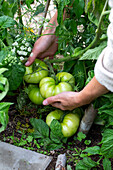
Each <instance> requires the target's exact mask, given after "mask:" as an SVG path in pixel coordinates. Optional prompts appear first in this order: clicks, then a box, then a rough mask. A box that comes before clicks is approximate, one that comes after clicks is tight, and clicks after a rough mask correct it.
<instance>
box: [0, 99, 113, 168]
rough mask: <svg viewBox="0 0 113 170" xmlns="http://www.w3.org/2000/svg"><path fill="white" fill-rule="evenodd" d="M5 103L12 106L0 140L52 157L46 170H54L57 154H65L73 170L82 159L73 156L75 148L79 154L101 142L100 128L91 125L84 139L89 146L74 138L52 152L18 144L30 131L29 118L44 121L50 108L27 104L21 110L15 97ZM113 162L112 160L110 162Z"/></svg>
mask: <svg viewBox="0 0 113 170" xmlns="http://www.w3.org/2000/svg"><path fill="white" fill-rule="evenodd" d="M4 101H5V102H6V101H7V102H13V103H14V104H13V105H11V106H10V108H9V123H8V126H7V128H6V130H5V131H4V132H2V133H1V134H0V140H1V141H5V142H7V143H11V144H14V145H17V146H20V147H24V148H26V149H32V150H34V151H36V152H39V153H43V154H46V155H50V156H52V157H53V159H52V161H51V163H50V164H49V166H48V168H47V170H54V169H55V164H56V160H57V157H58V155H59V154H62V153H66V157H67V164H68V165H71V168H72V170H74V169H75V166H76V163H77V162H78V161H79V160H80V159H82V158H80V156H79V155H80V154H79V155H76V156H75V155H74V154H75V153H76V151H75V148H76V149H77V150H78V151H79V153H81V151H82V150H83V149H85V148H86V147H87V146H88V147H89V146H95V145H97V144H98V143H99V142H100V141H101V138H102V136H101V129H102V127H101V126H98V125H95V124H94V125H93V126H92V127H91V129H90V131H89V133H88V135H87V137H86V139H85V140H90V141H91V143H90V144H89V145H86V144H85V143H84V141H85V140H82V141H81V142H80V141H79V140H76V139H75V137H72V138H69V139H68V142H67V143H66V144H65V145H64V147H63V148H61V149H58V150H53V151H46V150H45V149H44V148H43V146H41V147H40V148H37V147H36V145H34V143H32V142H31V143H29V144H28V143H25V144H20V145H19V142H15V141H21V138H22V134H23V133H24V135H26V136H27V134H28V132H30V130H32V127H31V125H30V123H29V121H30V118H42V119H45V117H46V115H47V114H48V112H50V110H51V107H46V109H44V108H43V106H42V107H39V106H38V108H37V107H36V106H35V105H33V104H27V105H24V106H22V108H21V109H19V108H18V105H19V103H18V104H17V102H16V101H17V98H16V96H12V97H7V98H5V99H4ZM45 110H46V113H45ZM92 159H93V160H94V161H97V160H99V156H98V155H95V156H93V157H92ZM111 162H113V160H112V161H111ZM96 169H99V170H101V169H103V166H102V164H101V163H100V165H99V167H98V168H96Z"/></svg>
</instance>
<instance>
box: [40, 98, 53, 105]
mask: <svg viewBox="0 0 113 170" xmlns="http://www.w3.org/2000/svg"><path fill="white" fill-rule="evenodd" d="M54 102H56V97H55V96H52V97H48V98H47V99H45V100H44V101H43V105H49V104H52V103H54Z"/></svg>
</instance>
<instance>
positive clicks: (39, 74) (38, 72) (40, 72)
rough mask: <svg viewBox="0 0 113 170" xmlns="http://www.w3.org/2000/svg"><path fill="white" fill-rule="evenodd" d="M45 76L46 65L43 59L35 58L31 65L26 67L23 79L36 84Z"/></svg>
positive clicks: (46, 74)
mask: <svg viewBox="0 0 113 170" xmlns="http://www.w3.org/2000/svg"><path fill="white" fill-rule="evenodd" d="M47 76H48V68H47V65H46V64H45V63H44V62H43V61H41V60H39V59H35V61H34V63H33V64H32V65H31V66H29V67H26V72H25V75H24V80H25V81H26V82H27V83H35V84H37V83H39V82H40V80H41V79H43V78H44V77H47Z"/></svg>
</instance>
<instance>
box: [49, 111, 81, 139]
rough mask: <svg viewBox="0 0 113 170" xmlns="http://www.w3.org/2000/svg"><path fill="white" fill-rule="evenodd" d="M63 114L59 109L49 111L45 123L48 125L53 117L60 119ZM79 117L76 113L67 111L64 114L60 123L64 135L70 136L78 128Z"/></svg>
mask: <svg viewBox="0 0 113 170" xmlns="http://www.w3.org/2000/svg"><path fill="white" fill-rule="evenodd" d="M62 115H63V112H62V111H61V110H55V111H52V112H50V113H49V114H48V115H47V117H46V123H47V125H48V126H50V124H51V122H52V120H53V119H57V120H60V119H61V117H62ZM79 122H80V117H79V115H78V114H77V113H68V114H66V115H65V116H64V118H63V121H62V123H61V127H62V133H63V135H64V137H71V136H72V135H74V134H75V133H76V131H77V129H78V126H79Z"/></svg>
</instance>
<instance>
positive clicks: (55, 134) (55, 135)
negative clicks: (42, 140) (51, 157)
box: [50, 119, 66, 143]
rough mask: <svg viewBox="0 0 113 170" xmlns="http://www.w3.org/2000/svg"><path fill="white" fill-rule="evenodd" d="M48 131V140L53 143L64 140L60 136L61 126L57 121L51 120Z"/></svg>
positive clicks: (61, 135)
mask: <svg viewBox="0 0 113 170" xmlns="http://www.w3.org/2000/svg"><path fill="white" fill-rule="evenodd" d="M50 129H51V131H50V138H51V140H52V141H54V142H55V143H61V141H64V139H66V138H65V137H64V136H63V134H62V128H61V124H60V123H59V121H58V120H56V119H53V121H52V122H51V124H50Z"/></svg>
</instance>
